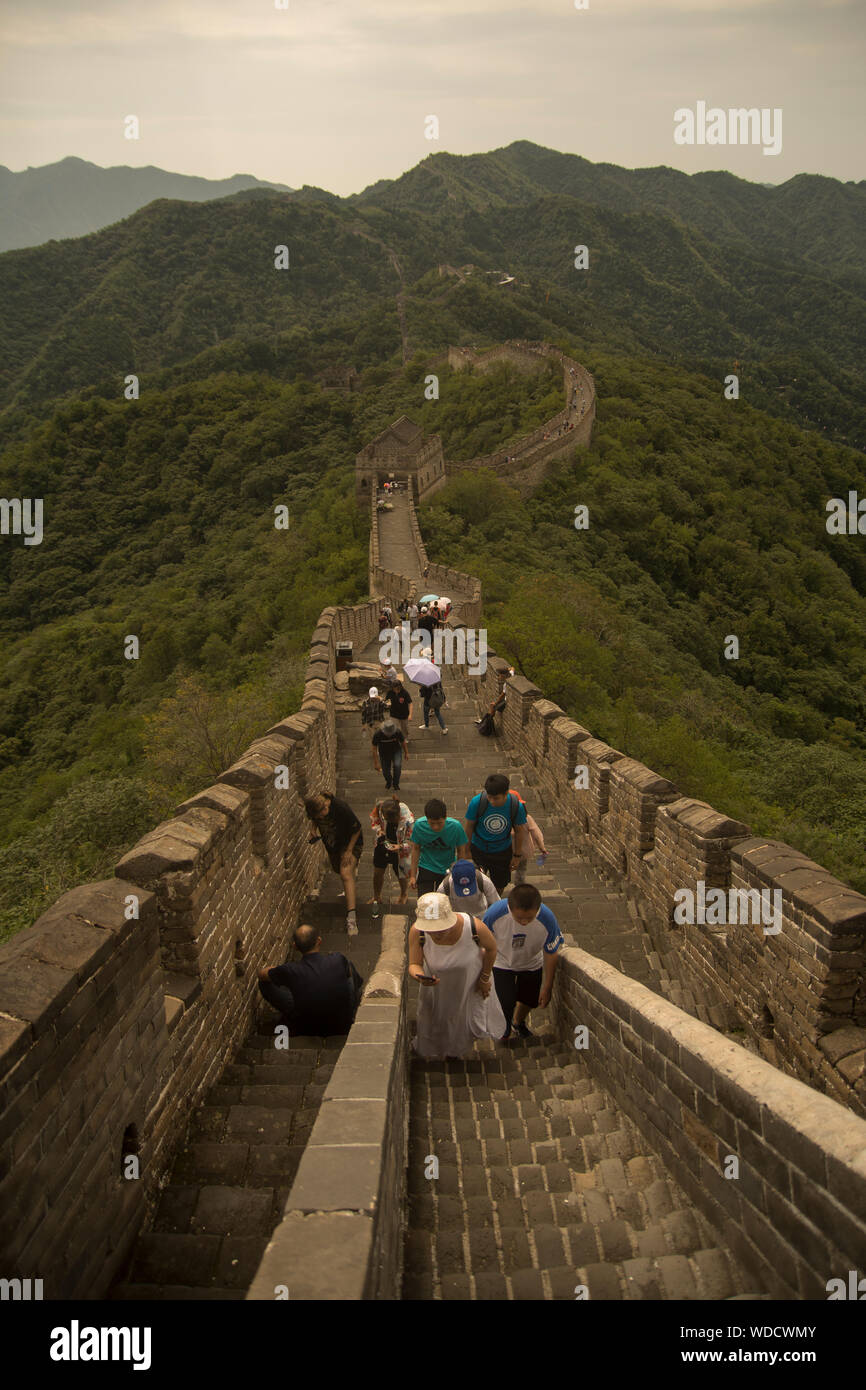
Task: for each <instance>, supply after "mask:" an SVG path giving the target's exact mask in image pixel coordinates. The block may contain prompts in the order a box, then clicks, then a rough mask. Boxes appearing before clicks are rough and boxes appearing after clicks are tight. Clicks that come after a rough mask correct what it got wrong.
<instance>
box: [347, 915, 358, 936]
mask: <svg viewBox="0 0 866 1390" xmlns="http://www.w3.org/2000/svg"><path fill="white" fill-rule="evenodd" d="M346 932H347V935H349V936H357V935H358V923H357V922H353V921H352V919H351V917H347V918H346Z"/></svg>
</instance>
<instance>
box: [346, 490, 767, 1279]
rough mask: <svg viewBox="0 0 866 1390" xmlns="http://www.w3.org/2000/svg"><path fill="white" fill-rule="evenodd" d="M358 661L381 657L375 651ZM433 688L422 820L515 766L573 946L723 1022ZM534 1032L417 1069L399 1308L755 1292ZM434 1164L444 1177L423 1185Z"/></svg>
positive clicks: (604, 1100) (647, 1157) (411, 795)
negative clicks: (433, 806) (436, 714)
mask: <svg viewBox="0 0 866 1390" xmlns="http://www.w3.org/2000/svg"><path fill="white" fill-rule="evenodd" d="M386 515H387V517H388V523H387V526H386V527H383V528H382V530H381V532H380V554H381V558H382V563H383V565H384V566H385V567H386V568H387V569H391V570H398V571H403V572H406V573H410V574H411V573H413V570H412V567H411V559H410V555H409V553H408V552H409V550H410V548H411V533H409V532H408V519H407V523H406V527H405V529H404V528H403V527H402V526H401V524H400V519H399V514H398V512H397V510H396V509H395V511H394V512H392V513H388V514H386ZM413 577H415V576H414V574H413ZM361 659H367V660H375V659H376V644H371V646H370V647H369V648H368V649H367V651H366V652H365V653H363V654H361ZM443 683H444V685H445V689H446V693H447V695H448V705H447V707H446V709H445V710H444V711H443V716H444V718H445V721H446V724H447V726H448V733H447V734H446V735H442V734H441V733H440V732H439V729H438V726H436V727H431V729H430V730H429V731H424V732H420V731H418V729H417V728H416V727H413V728H412V731H411V739H410V761H409V763H408V766H407V767H406V769H405V770H404V773H403V776H402V778H401V795H402V798H403V800H404V801H406V802H407V803H408V804H409V806H410V807H411V809H412V810H413V811H414V813H415V814H416V816H417V815H421V814H423V806H424V802H425V801H426V800H427V799H428V798H429V797H430V796H434V795H435V796H440V797H442V799H443V800H444V801H445V803H446V805H447V807H448V812H449V814H451V815H455V816H457V817H458V818H460V817H462V816H463V815H464V813H465V810H466V806H467V803H468V801H469V799H470V797H471V796H472V795H473V794H474V793H475V792H476V791H479V790H480V789H481V787H482V785H483V783H484V780H485V778H486V777H487V775H488V774H489V773H491V772H506V773H508V775H509V778H510V781H511V785H512V786H513V787H515V788H516V789H517V790H518V791H520V792H521V794H522V795H523V796H524V797H525V799H526V801H527V804H528V805H529V807H530V809H531V810H532V812H533V814H534V815H535V817H536V819H537V820H538V822H539V824H540V825H541V827H542V829H543V831H544V836H545V843H546V846H547V849H548V851H549V856H548V859H547V861H546V864H545V867H544V872H538V871H537V870H535V869H534V866H533V867H532V869H531V870H530V872H529V873H528V875H527V877H528V879H529V880H530V881H531V882H534V883H536V884H537V886H538V888H539V889H540V891H541V893H542V895H543V897H544V901H545V902H546V903H547V904H548V905H549V906H550V907H551V909H552V910H553V911H554V913H555V914H556V915H557V917H558V919H559V922H560V925H561V927H562V928H563V931H564V932H565V933H566V939H567V940H570V941H572V942H574V943H575V944H577V945H579V946H581V947H582V948H583V949H584V950H587V951H590V952H591V953H592V954H594V955H597V956H599V957H601V958H602V959H604V960H606V961H608V962H609V963H610V964H612V965H614V966H616V968H617V969H619V970H622V971H623V972H624V973H626V974H628V975H630V976H631V977H632V978H634V979H637V980H640V981H641V982H642V983H643V984H645V985H647V986H648V988H650V989H653V990H655V991H656V992H664V993H665V994H667V995H668V997H670V998H672V999H674V1001H675V1002H677V1003H680V1004H681V1005H683V1004H688V1005H689V1006H690V1008H691V1011H692V1012H695V1013H700V1014H701V1015H702V1016H703V1017H704V1018H705V1020H706V1021H708V1022H710V1021H715V1022H717V1023H718V1024H720V1025H723V1024H724V1019H723V1018H721V1017H719V1018H718V1019H716V1020H711V1019H710V1018H709V1016H708V1014H707V1011H706V1009H705V1008H704V1007H703V1004H702V1002H701V1000H700V999H699V998H696V997H695V995H694V994H693V993H692V992H691V991H690V989H689V987H688V985H687V984H684V983H683V982H681V981H679V980H678V979H677V977H676V972H677V965H676V962H675V960H674V957H673V954H672V953H671V955H670V956H668V955H662V954H661V953H660V952H659V951H657V950H656V947H655V943H654V942H653V940H652V939H651V937H650V936H649V934H648V932H647V930H646V928H645V925H644V923H643V922H642V920H641V918H640V916H639V914H638V912H637V910H636V907H635V905H634V903H633V902H631V901H629V899H628V898H627V897H626V895H625V894H624V893H622V892H620V891H618V890H617V888H616V887H615V886H612V885H611V884H610V883H608V882H605V881H603V880H602V879H601V878H600V877H599V876H598V874H597V873H596V872H595V870H594V869H593V867H592V866H591V865H590V864H589V863H588V862H587V861H585V860H584V859H582V858H581V857H580V855H579V854H578V853H577V852H576V851H575V849H574V847H573V845H574V843H575V842H576V841H574V840H573V838H572V835H571V832H570V828H568V827H563V826H562V825H561V824H560V823H559V821H558V819H557V817H556V816H555V815H553V814H552V810H551V805H552V803H549V802H548V798H547V797H546V796H545V795H544V794H543V792H542V791H541V789H540V788H539V787H538V779H537V776H536V774H535V772H534V769H533V768H532V767H531V766H529V765H527V764H524V763H521V762H519V761H518V760H516V759H515V758H514V756H513V754H511V753H510V752H509V751H508V750H507V749H506V748H505V746H504V744H503V742H502V740H501V739H500V738H498V737H494V738H490V739H482V738H481V737H480V736H479V735H478V733H477V730H476V728H475V722H474V721H475V719H476V718H477V717H478V713H479V711H478V710H477V709H476V708H475V707H474V705H473V704H472V703H471V702H470V700H469V698H468V697H467V695H466V694H465V691H464V688H463V685H462V682H459V681H457V680H449V678H448V673H447V670H446V672H445V676H444V682H443ZM417 708H418V707H416V713H415V717H413V720H412V724H413V726H416V725H417V724H418V723H419V722H420V721H419V718H418V715H417ZM341 717H342V718H350V717H351V716H341ZM356 717H357V716H356ZM359 743H360V740H359ZM340 768H341V783H340V785H341V794H342V795H345V796H346V797H347V799H348V800H349V801H350V803H351V804H353V805H354V806H355V809H356V811H357V812H358V814H359V815H360V813H361V812H360V806H361V803H362V802H363V801H364V799H365V797H366V798H367V799H368V800H369V795H370V794H369V790H368V788H370V770H369V759H368V757H367V755H366V750H365V749H361V748H360V747H359V748H358V749H357V750H355V749H354V748H353V746H352V744H351V742H350V741H347V742H346V744H345V745H342V743H341V757H340ZM374 776H375V774H374ZM379 787H380V788H382V789H383V786H382V783H381V782H380V783H379ZM372 790H373V791H374V794H375V791H376V789H375V787H374V788H372ZM371 804H372V802H371ZM389 910H391V911H394V910H395V909H394V907H393V906H391V908H390V909H389ZM398 910H399V909H398ZM410 920H411V919H410ZM418 988H419V986H417V985H415V984H410V995H411V1007H412V1009H413V1012H414V1008H415V1003H416V999H417V991H418ZM530 1027H531V1028H532V1030H533V1032H534V1034H535V1036H534V1037H533V1038H531V1039H530V1040H527V1041H526V1042H521V1043H518V1044H513V1043H510V1044H508V1045H503V1044H499V1043H493V1042H492V1041H491V1042H487V1043H485V1044H478V1045H477V1046H476V1049H475V1052H474V1055H472V1056H470V1057H469V1058H468V1059H466V1060H465V1061H463V1062H448V1063H445V1062H424V1061H421V1060H420V1059H417V1058H416V1059H414V1060H413V1063H412V1073H411V1075H412V1080H411V1109H410V1152H409V1171H408V1185H409V1218H408V1231H407V1238H406V1246H405V1257H406V1265H405V1276H404V1289H403V1296H404V1298H406V1299H430V1298H433V1299H511V1300H515V1299H569V1300H573V1299H574V1298H575V1296H576V1289H577V1288H578V1286H580V1287H582V1288H583V1289H585V1290H586V1294H587V1295H588V1296H589V1297H590V1298H596V1299H613V1300H616V1299H725V1298H739V1297H752V1298H763V1297H766V1296H767V1295H766V1294H765V1293H764V1292H763V1290H762V1289H761V1288H759V1287H756V1280H755V1277H754V1276H753V1275H751V1274H750V1273H748V1272H745V1271H744V1270H743V1269H742V1268H741V1267H740V1266H739V1265H738V1263H737V1261H736V1259H735V1258H733V1257H732V1255H731V1254H730V1253H729V1252H728V1251H727V1250H726V1249H725V1248H724V1246H723V1241H722V1238H721V1237H720V1236H719V1235H718V1233H717V1232H716V1231H715V1230H714V1229H713V1228H712V1227H711V1226H710V1225H709V1223H708V1222H707V1221H706V1219H705V1218H704V1217H703V1215H702V1214H701V1213H700V1212H699V1211H698V1210H697V1209H696V1208H695V1207H694V1205H693V1204H692V1202H691V1201H690V1199H689V1198H688V1197H687V1196H686V1195H685V1193H684V1192H683V1191H682V1190H681V1189H680V1188H679V1186H678V1185H677V1183H676V1182H675V1181H674V1180H673V1178H672V1177H671V1176H670V1174H669V1173H668V1172H667V1171H666V1169H665V1166H664V1164H663V1163H662V1162H661V1160H660V1159H659V1158H657V1157H656V1156H655V1155H654V1154H653V1153H652V1152H651V1150H650V1149H649V1147H648V1144H647V1141H646V1140H645V1139H644V1137H643V1136H642V1134H641V1133H640V1131H639V1130H638V1129H637V1128H636V1126H635V1125H634V1124H633V1123H632V1121H631V1120H630V1119H629V1118H628V1117H627V1116H626V1115H625V1114H624V1113H623V1112H622V1111H621V1110H620V1109H619V1107H618V1106H617V1104H616V1102H615V1101H614V1100H613V1099H612V1098H611V1096H610V1095H608V1094H607V1093H606V1092H605V1091H604V1090H603V1089H602V1088H601V1087H600V1086H599V1084H598V1082H597V1081H596V1080H594V1079H593V1078H592V1077H591V1076H590V1074H589V1071H588V1068H587V1067H586V1063H585V1062H584V1061H582V1060H581V1057H580V1054H579V1053H577V1052H575V1051H574V1049H573V1048H569V1046H568V1045H567V1044H566V1043H563V1042H562V1041H560V1040H559V1039H557V1037H556V1036H555V1034H554V1032H553V1030H552V1027H551V1025H550V1024H549V1023H548V1021H547V1019H546V1016H545V1013H544V1011H541V1010H536V1011H535V1012H534V1014H533V1015H531V1017H530ZM434 1157H435V1158H436V1159H437V1160H438V1177H435V1178H428V1177H427V1176H426V1174H427V1172H429V1171H431V1169H432V1165H431V1164H430V1159H431V1158H434Z"/></svg>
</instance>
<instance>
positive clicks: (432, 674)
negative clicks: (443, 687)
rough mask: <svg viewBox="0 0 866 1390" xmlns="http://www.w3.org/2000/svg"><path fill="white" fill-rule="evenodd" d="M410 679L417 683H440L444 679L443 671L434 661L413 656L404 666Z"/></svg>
mask: <svg viewBox="0 0 866 1390" xmlns="http://www.w3.org/2000/svg"><path fill="white" fill-rule="evenodd" d="M403 670H404V671H405V672H406V675H407V676H408V677H409V679H410V681H414V683H415V684H416V685H438V684H439V682H440V681H441V679H442V672H441V671H440V670H439V668H438V667H437V666H434V665H433V662H432V661H426V660H424V659H423V658H422V657H412V659H411V661H407V662H406V663H405V665H404V667H403Z"/></svg>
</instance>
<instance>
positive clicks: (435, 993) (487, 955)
mask: <svg viewBox="0 0 866 1390" xmlns="http://www.w3.org/2000/svg"><path fill="white" fill-rule="evenodd" d="M495 960H496V939H495V937H494V936H493V933H492V932H491V930H490V928H489V927H487V926H485V925H484V923H483V922H482V921H481V920H480V919H479V918H478V917H472V916H470V915H469V913H467V912H455V911H454V908H453V907H452V906H451V903H450V901H449V899H448V897H447V896H446V894H445V893H424V894H422V896H421V897H420V898H419V899H418V907H417V917H416V920H415V921H414V923H413V924H412V926H411V927H410V928H409V974H410V975H411V977H412V979H413V980H419V981H420V983H421V992H420V994H419V996H418V1036H417V1038H416V1039H415V1050H416V1051H417V1053H418V1055H419V1056H420V1057H429V1058H434V1057H436V1058H442V1057H462V1056H463V1055H464V1053H466V1052H468V1050H469V1048H470V1047H471V1046H472V1044H473V1043H474V1042H475V1040H476V1038H501V1037H502V1036H503V1034H504V1033H505V1015H504V1014H503V1012H502V1007H501V1005H500V1003H499V999H498V996H497V994H496V990H495V989H492V988H491V984H492V979H493V974H492V972H493V962H494V961H495Z"/></svg>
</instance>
